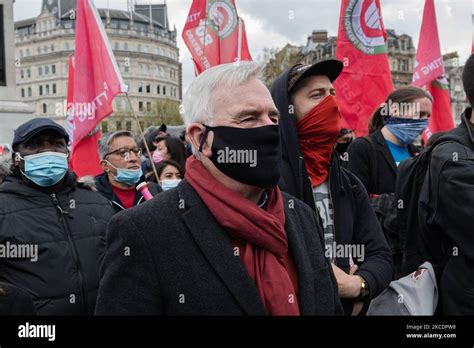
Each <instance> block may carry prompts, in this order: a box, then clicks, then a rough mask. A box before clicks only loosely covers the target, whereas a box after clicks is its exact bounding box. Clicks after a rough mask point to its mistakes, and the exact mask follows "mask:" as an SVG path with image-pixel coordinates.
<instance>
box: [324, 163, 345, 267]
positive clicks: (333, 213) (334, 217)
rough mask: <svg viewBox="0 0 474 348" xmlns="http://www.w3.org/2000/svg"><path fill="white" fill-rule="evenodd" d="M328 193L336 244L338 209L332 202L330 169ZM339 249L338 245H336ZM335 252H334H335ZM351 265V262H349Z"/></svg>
mask: <svg viewBox="0 0 474 348" xmlns="http://www.w3.org/2000/svg"><path fill="white" fill-rule="evenodd" d="M328 192H329V201H330V202H331V206H332V233H333V235H334V243H336V208H335V206H334V202H333V200H332V190H331V168H329V179H328ZM336 247H337V245H336ZM333 252H334V251H333ZM349 263H350V262H349ZM334 264H335V265H336V266H337V262H336V258H335V257H334Z"/></svg>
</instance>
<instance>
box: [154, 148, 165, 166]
mask: <svg viewBox="0 0 474 348" xmlns="http://www.w3.org/2000/svg"><path fill="white" fill-rule="evenodd" d="M152 157H153V162H155V163H160V162H161V161H163V159H164V158H163V155H162V154H161V152H160V151H158V150H155V151H153V155H152Z"/></svg>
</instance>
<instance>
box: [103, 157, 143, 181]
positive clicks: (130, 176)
mask: <svg viewBox="0 0 474 348" xmlns="http://www.w3.org/2000/svg"><path fill="white" fill-rule="evenodd" d="M107 163H109V165H110V166H111V167H112V168H115V169H117V175H116V176H115V180H117V181H118V182H121V183H123V184H125V185H128V186H133V185H135V184H136V183H137V182H139V181H140V178H141V177H142V175H143V172H142V169H141V168H139V169H125V168H117V167H115V166H114V165H113V164H112V163H110V162H109V161H107Z"/></svg>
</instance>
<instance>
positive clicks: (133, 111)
mask: <svg viewBox="0 0 474 348" xmlns="http://www.w3.org/2000/svg"><path fill="white" fill-rule="evenodd" d="M125 95H126V96H127V100H128V104H129V105H130V109H131V110H132V114H133V117H135V120H136V121H137V125H138V130H139V131H140V135H141V136H142V139H143V143H144V144H145V149H146V153H147V154H148V158H149V159H150V163H151V167H152V168H153V174H155V178H156V181H159V180H160V178H159V177H158V172H157V171H156V166H155V162H153V156H152V155H151V152H150V148H149V147H148V144H147V141H146V139H145V134H143V129H142V125H141V124H140V121H139V120H138V116H137V113H136V112H135V109H134V108H133V106H132V100H131V99H130V95H129V94H128V92H125Z"/></svg>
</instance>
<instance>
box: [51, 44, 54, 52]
mask: <svg viewBox="0 0 474 348" xmlns="http://www.w3.org/2000/svg"><path fill="white" fill-rule="evenodd" d="M51 52H54V44H51Z"/></svg>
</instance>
